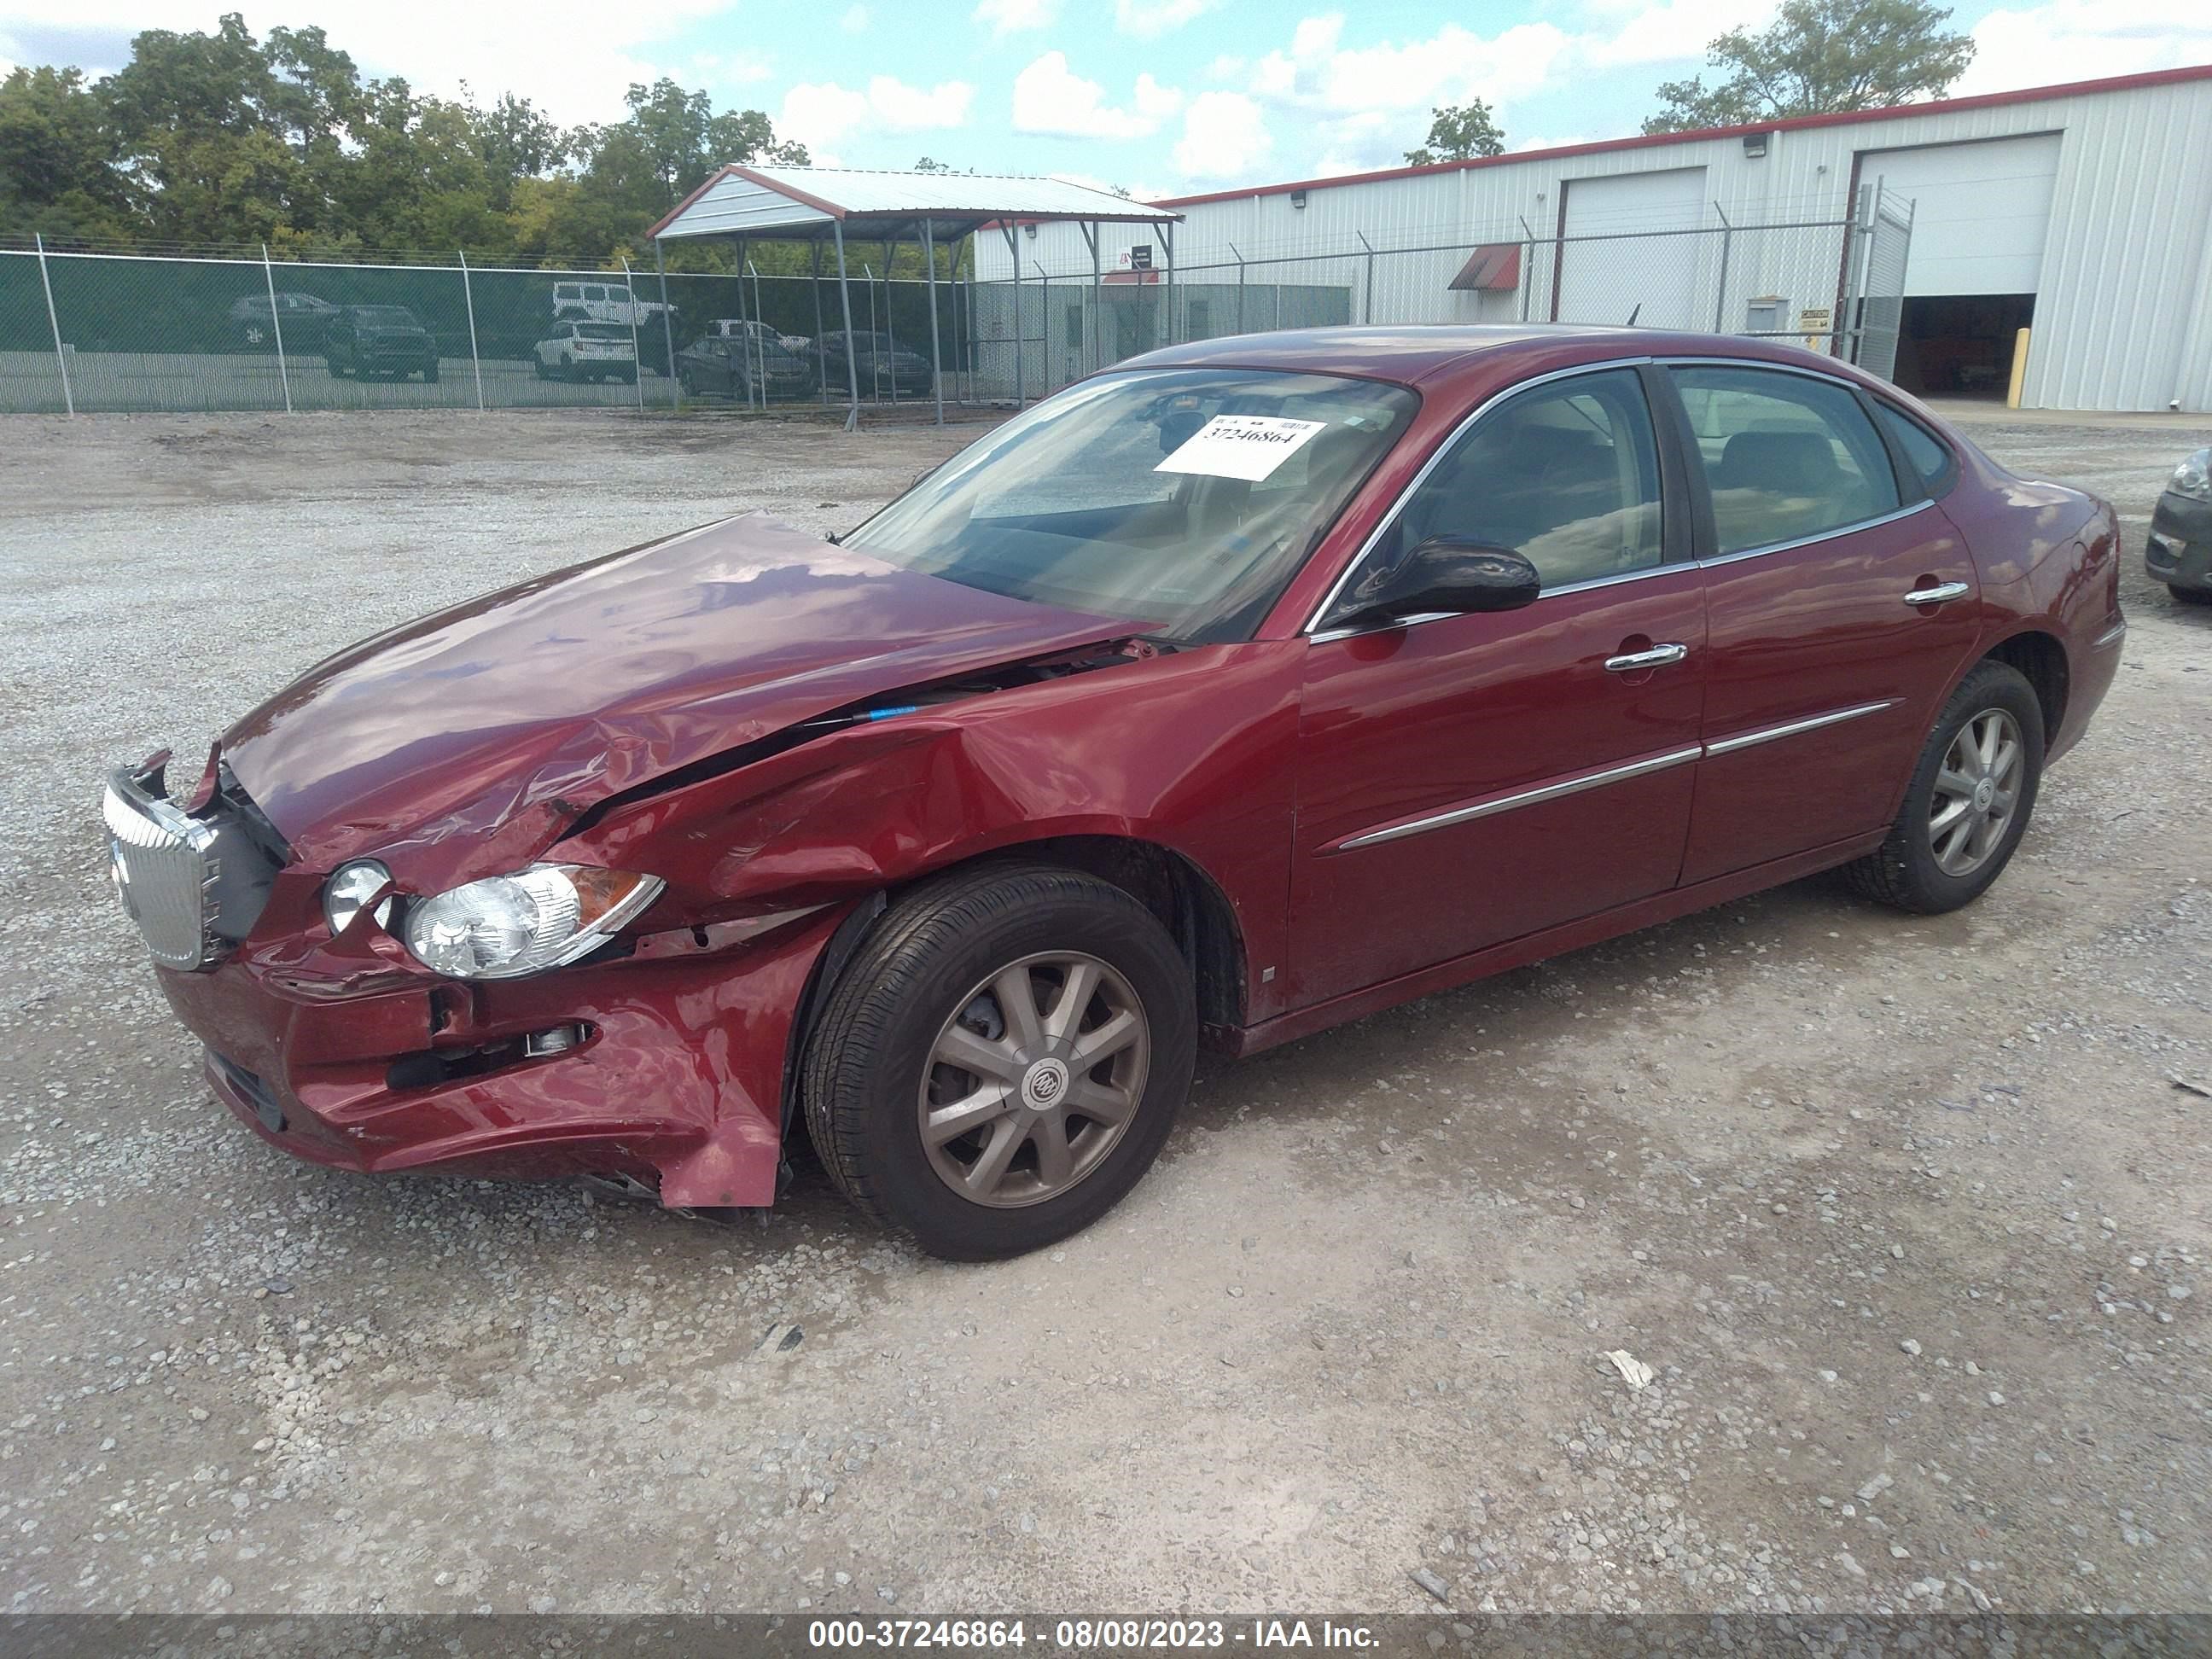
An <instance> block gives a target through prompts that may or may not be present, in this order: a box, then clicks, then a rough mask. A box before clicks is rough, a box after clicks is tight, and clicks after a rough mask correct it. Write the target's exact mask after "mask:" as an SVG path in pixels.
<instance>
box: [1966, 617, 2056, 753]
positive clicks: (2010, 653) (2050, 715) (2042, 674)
mask: <svg viewBox="0 0 2212 1659" xmlns="http://www.w3.org/2000/svg"><path fill="white" fill-rule="evenodd" d="M1983 659H1984V661H1991V662H2001V663H2005V664H2007V665H2009V666H2011V667H2014V668H2016V669H2018V670H2019V671H2020V672H2021V677H2022V678H2025V679H2026V680H2027V683H2028V684H2030V685H2032V686H2033V687H2034V688H2035V701H2036V702H2037V704H2038V705H2039V707H2040V708H2041V709H2042V711H2043V732H2044V738H2045V741H2046V742H2047V741H2049V740H2050V739H2051V738H2055V737H2057V733H2058V722H2059V721H2060V720H2063V719H2064V718H2065V715H2066V695H2067V690H2068V673H2067V667H2066V647H2064V646H2063V645H2061V644H2059V642H2058V641H2057V638H2056V637H2054V636H2053V635H2049V634H2045V633H2040V632H2029V633H2025V634H2015V635H2013V636H2012V637H2011V638H2010V639H2008V640H2003V641H1999V642H1998V643H1997V644H1996V645H1995V646H1992V647H1990V649H1989V650H1988V651H1986V652H1984V653H1983Z"/></svg>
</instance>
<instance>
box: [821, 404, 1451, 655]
mask: <svg viewBox="0 0 2212 1659" xmlns="http://www.w3.org/2000/svg"><path fill="white" fill-rule="evenodd" d="M1418 406H1419V399H1418V398H1415V396H1414V395H1413V393H1412V392H1408V391H1407V390H1405V389H1404V388H1403V387H1401V386H1384V385H1383V384H1381V383H1379V382H1376V381H1373V380H1350V379H1346V378H1343V377H1340V376H1337V375H1327V374H1275V373H1268V372H1266V371H1261V370H1255V369H1235V368H1203V369H1163V370H1155V371H1152V372H1149V373H1146V372H1136V373H1130V374H1109V375H1103V376H1101V377H1099V378H1098V379H1097V380H1087V381H1085V382H1084V383H1082V384H1081V385H1079V386H1071V387H1069V388H1068V389H1067V390H1066V391H1065V392H1060V394H1059V395H1058V396H1056V397H1054V398H1048V399H1047V400H1046V401H1045V402H1043V403H1042V404H1038V405H1037V406H1036V408H1035V409H1032V410H1029V411H1028V412H1026V413H1025V414H1023V415H1021V416H1017V417H1016V418H1015V419H1013V420H1011V421H1008V422H1006V424H1005V425H1003V426H1001V427H1000V428H997V429H996V430H995V431H994V432H993V433H991V435H989V436H988V437H986V438H984V439H981V441H978V442H976V443H975V444H974V445H972V446H971V447H969V448H968V449H966V450H963V452H962V453H960V454H958V455H956V456H955V457H953V459H951V460H950V461H948V462H946V463H945V465H943V466H942V467H940V468H939V469H938V470H937V471H935V472H933V473H931V474H930V475H929V477H927V478H925V479H923V480H922V482H921V483H919V484H917V485H915V488H914V489H911V490H909V491H908V493H907V494H906V495H902V496H901V497H900V498H899V499H898V500H897V501H894V502H892V503H891V505H890V506H889V507H885V508H884V510H883V511H882V512H881V513H878V514H876V516H875V517H874V518H872V519H870V520H868V521H867V522H866V524H864V525H862V526H860V528H859V529H858V530H855V531H854V532H852V534H851V535H849V536H848V537H846V538H845V544H846V545H847V546H848V547H854V548H858V549H860V550H864V551H866V552H869V553H872V554H874V555H875V556H877V557H878V558H882V559H886V560H888V561H890V562H891V563H893V564H898V565H902V566H905V567H906V568H908V569H913V570H921V571H926V572H927V573H928V574H931V575H934V576H942V577H945V578H946V579H947V580H951V581H957V582H961V583H964V584H965V585H966V586H970V587H978V588H981V589H983V590H984V591H985V592H992V593H1003V594H1006V595H1007V596H1008V597H1010V598H1012V599H1030V600H1034V601H1036V602H1037V603H1039V604H1042V605H1063V606H1066V607H1067V608H1068V609H1070V610H1074V611H1091V612H1096V613H1099V614H1103V615H1107V616H1114V617H1133V618H1140V619H1142V620H1144V621H1145V622H1146V623H1148V624H1149V625H1150V627H1151V628H1152V629H1153V630H1154V631H1157V632H1158V633H1161V634H1164V635H1168V636H1170V637H1171V638H1175V639H1180V640H1189V641H1202V640H1222V639H1239V638H1243V637H1245V636H1247V635H1249V633H1250V632H1251V630H1252V629H1253V628H1254V627H1255V626H1257V625H1258V623H1259V621H1260V619H1261V617H1263V616H1264V615H1265V614H1266V612H1267V608H1268V606H1269V605H1272V604H1273V602H1274V599H1275V598H1276V596H1277V595H1278V594H1279V593H1280V592H1281V591H1282V588H1283V585H1284V584H1285V582H1287V581H1288V580H1290V578H1291V575H1292V574H1294V573H1295V572H1296V571H1297V568H1298V567H1299V566H1300V565H1301V564H1303V563H1304V562H1305V560H1306V558H1307V556H1309V555H1310V554H1311V552H1312V551H1313V549H1314V547H1315V545H1316V543H1317V542H1318V541H1319V540H1320V538H1321V537H1322V533H1323V532H1326V531H1327V530H1328V526H1330V524H1331V523H1332V522H1334V520H1335V518H1336V515H1337V513H1338V512H1339V511H1340V509H1341V508H1342V507H1343V506H1344V503H1345V502H1346V501H1347V500H1348V499H1350V497H1351V495H1352V491H1353V490H1354V489H1358V486H1359V483H1360V482H1361V480H1363V479H1364V478H1365V477H1366V476H1367V474H1368V472H1369V471H1370V470H1371V469H1372V468H1373V466H1374V465H1375V464H1376V461H1377V460H1379V459H1381V458H1382V456H1383V453H1384V452H1385V451H1386V450H1388V449H1389V447H1390V446H1391V444H1392V443H1394V442H1395V441H1396V440H1397V439H1398V437H1399V436H1400V435H1401V434H1402V433H1403V432H1404V431H1405V429H1406V427H1407V423H1408V422H1410V421H1411V420H1412V418H1413V411H1414V410H1415V409H1416V408H1417V407H1418Z"/></svg>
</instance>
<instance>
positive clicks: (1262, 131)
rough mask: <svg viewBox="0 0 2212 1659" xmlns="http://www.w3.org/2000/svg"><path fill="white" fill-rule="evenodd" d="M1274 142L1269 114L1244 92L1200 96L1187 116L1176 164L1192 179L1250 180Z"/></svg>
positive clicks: (1177, 151) (1204, 93)
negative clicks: (1269, 124) (1268, 128)
mask: <svg viewBox="0 0 2212 1659" xmlns="http://www.w3.org/2000/svg"><path fill="white" fill-rule="evenodd" d="M1273 148H1274V139H1273V136H1272V135H1271V134H1269V132H1268V131H1267V111H1266V110H1264V109H1262V108H1261V106H1260V104H1259V102H1258V100H1255V99H1252V98H1248V97H1246V96H1245V95H1244V94H1243V93H1241V92H1201V93H1200V94H1198V96H1197V97H1195V98H1194V99H1192V100H1190V108H1189V110H1188V112H1186V113H1185V115H1184V116H1183V123H1182V139H1181V140H1180V141H1179V142H1178V143H1176V147H1175V164H1176V167H1177V168H1178V169H1179V170H1180V171H1181V172H1182V174H1183V176H1184V177H1185V178H1188V179H1219V180H1223V181H1231V180H1235V179H1244V178H1249V176H1250V175H1251V174H1252V173H1254V172H1255V171H1256V170H1257V169H1258V167H1259V166H1260V164H1261V162H1262V161H1266V160H1267V154H1268V152H1269V151H1270V150H1272V149H1273Z"/></svg>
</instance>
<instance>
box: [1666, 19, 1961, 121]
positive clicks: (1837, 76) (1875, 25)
mask: <svg viewBox="0 0 2212 1659" xmlns="http://www.w3.org/2000/svg"><path fill="white" fill-rule="evenodd" d="M1950 16H1951V14H1950V12H1949V11H1948V9H1945V8H1942V7H1940V6H1934V5H1929V4H1927V3H1925V0H1783V4H1782V9H1780V11H1779V12H1778V13H1777V14H1776V15H1775V19H1774V21H1773V22H1772V23H1771V24H1769V25H1768V26H1767V27H1765V28H1764V29H1762V30H1760V31H1759V33H1756V34H1754V33H1752V32H1751V31H1750V30H1749V29H1746V28H1734V29H1730V30H1729V32H1728V33H1726V34H1723V35H1721V36H1719V37H1718V38H1717V39H1716V40H1712V41H1711V42H1710V43H1709V44H1708V46H1707V47H1706V52H1705V61H1706V63H1707V64H1710V65H1711V66H1712V67H1713V68H1714V69H1717V70H1723V71H1725V72H1726V74H1725V78H1723V79H1722V80H1720V81H1719V82H1717V84H1715V85H1712V86H1710V87H1709V86H1707V85H1706V84H1705V77H1704V76H1692V77H1691V78H1690V79H1689V80H1686V81H1667V82H1662V83H1661V85H1660V88H1659V97H1660V100H1661V101H1662V103H1663V104H1664V106H1665V107H1664V108H1662V110H1661V111H1660V112H1658V113H1657V114H1656V115H1654V116H1651V117H1649V118H1647V119H1646V120H1645V121H1644V131H1646V132H1681V131H1687V130H1689V129H1692V128H1696V127H1724V126H1742V125H1749V124H1751V123H1753V122H1759V121H1775V120H1787V119H1788V118H1790V117H1792V116H1798V115H1832V114H1838V113H1845V112H1850V111H1852V110H1862V109H1887V108H1890V107H1892V106H1894V105H1898V104H1909V103H1911V101H1912V100H1915V99H1916V98H1940V97H1941V96H1942V94H1944V93H1946V92H1948V90H1950V88H1951V83H1952V82H1954V81H1956V80H1957V79H1958V78H1959V77H1960V76H1961V75H1963V74H1964V73H1966V66H1967V64H1971V63H1972V61H1973V58H1974V43H1973V41H1972V39H1971V38H1970V37H1968V36H1966V35H1964V34H1957V33H1949V32H1947V31H1946V30H1945V29H1944V27H1943V25H1944V24H1945V23H1946V22H1948V21H1949V20H1950Z"/></svg>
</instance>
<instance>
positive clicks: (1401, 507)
mask: <svg viewBox="0 0 2212 1659" xmlns="http://www.w3.org/2000/svg"><path fill="white" fill-rule="evenodd" d="M1652 361H1653V359H1652V358H1651V357H1650V355H1649V354H1646V355H1644V356H1635V357H1608V358H1607V359H1606V360H1605V361H1604V362H1596V363H1577V364H1575V365H1574V366H1573V367H1572V368H1555V369H1553V370H1552V371H1551V372H1550V373H1549V374H1537V375H1532V376H1531V377H1530V378H1529V379H1528V380H1516V381H1515V382H1514V383H1513V384H1512V385H1511V386H1506V387H1504V388H1503V389H1502V390H1500V391H1498V392H1492V394H1491V395H1490V396H1489V397H1487V398H1484V399H1483V400H1482V402H1480V404H1476V405H1475V406H1474V409H1472V410H1469V411H1468V413H1467V414H1466V415H1464V416H1461V417H1460V421H1459V423H1458V424H1457V425H1455V426H1454V427H1453V428H1452V429H1451V430H1450V431H1449V433H1447V434H1445V435H1444V438H1443V441H1442V442H1440V443H1439V444H1437V447H1435V448H1434V449H1433V450H1431V452H1430V453H1429V459H1426V460H1425V461H1423V462H1422V463H1421V468H1420V471H1418V472H1416V473H1414V474H1413V477H1411V478H1409V479H1407V481H1406V484H1405V487H1404V488H1403V489H1401V490H1399V492H1398V495H1397V499H1395V501H1392V502H1391V503H1390V505H1389V509H1388V510H1387V511H1385V512H1384V513H1383V516H1382V517H1381V518H1379V519H1377V520H1376V521H1375V527H1374V528H1373V529H1372V530H1370V531H1369V532H1367V535H1366V538H1365V539H1364V540H1363V541H1362V542H1361V543H1360V544H1359V550H1358V552H1357V553H1355V554H1353V555H1352V559H1351V562H1349V563H1347V564H1346V566H1345V567H1344V568H1343V570H1342V571H1341V572H1340V573H1339V574H1338V576H1337V579H1336V580H1334V582H1332V583H1330V584H1329V589H1328V592H1327V593H1325V594H1324V595H1322V601H1321V603H1320V604H1319V605H1316V606H1315V607H1314V610H1313V613H1312V614H1311V615H1310V616H1309V617H1307V618H1306V620H1305V625H1304V627H1303V628H1301V629H1299V630H1298V631H1299V632H1300V633H1302V634H1304V635H1307V636H1308V638H1309V639H1310V640H1311V641H1313V642H1314V643H1315V644H1320V643H1322V641H1324V640H1341V639H1348V638H1350V637H1351V636H1352V635H1354V634H1368V633H1373V632H1376V630H1377V629H1383V628H1411V627H1413V626H1414V625H1415V624H1416V623H1425V622H1435V621H1437V620H1439V619H1440V618H1441V617H1445V616H1457V615H1458V614H1459V613H1458V612H1457V611H1439V612H1437V613H1435V614H1433V615H1430V614H1424V615H1422V616H1419V617H1401V618H1396V619H1394V620H1392V621H1390V622H1388V623H1374V624H1370V625H1368V626H1364V627H1360V628H1353V629H1343V628H1334V629H1327V630H1325V631H1324V630H1322V629H1321V620H1322V617H1326V616H1327V615H1328V613H1329V611H1331V610H1332V609H1333V608H1334V606H1335V605H1336V602H1337V600H1338V599H1340V597H1342V595H1343V592H1344V590H1345V587H1346V586H1347V585H1348V584H1349V583H1350V582H1351V580H1352V578H1353V577H1354V576H1355V575H1357V574H1358V573H1359V568H1360V566H1362V565H1364V563H1366V562H1367V560H1368V556H1370V554H1372V553H1373V552H1374V551H1375V549H1376V546H1377V545H1378V544H1380V543H1381V541H1382V539H1383V537H1385V536H1387V535H1388V534H1389V532H1390V529H1391V526H1394V525H1395V524H1396V523H1397V522H1398V515H1399V514H1400V513H1403V512H1404V511H1405V510H1406V504H1407V502H1408V501H1411V500H1413V496H1414V495H1415V493H1416V492H1418V491H1419V489H1420V487H1421V486H1422V485H1423V484H1425V483H1427V482H1428V481H1429V476H1430V474H1431V473H1433V472H1434V471H1436V470H1437V468H1438V467H1439V466H1441V465H1443V462H1444V460H1445V459H1446V458H1447V457H1448V456H1449V455H1450V454H1451V453H1452V452H1453V451H1454V450H1455V449H1456V448H1458V447H1459V443H1460V440H1461V439H1462V438H1464V437H1465V436H1466V435H1467V434H1468V430H1469V428H1472V427H1473V426H1474V423H1475V422H1478V421H1480V419H1481V418H1482V417H1483V416H1486V415H1487V414H1489V413H1490V411H1491V410H1493V409H1495V408H1497V407H1498V404H1502V403H1504V402H1505V401H1506V399H1508V398H1517V397H1519V396H1520V395H1521V394H1522V392H1528V391H1530V390H1532V389H1534V387H1537V386H1547V385H1549V384H1551V383H1552V382H1553V381H1554V380H1569V379H1571V378H1572V377H1574V376H1576V375H1580V374H1601V373H1602V372H1603V371H1605V370H1607V369H1610V368H1628V369H1633V368H1639V367H1641V366H1642V365H1643V364H1645V363H1648V362H1652ZM1668 361H1669V362H1674V361H1675V360H1674V359H1672V358H1670V359H1668ZM1644 396H1645V400H1646V401H1647V402H1649V401H1650V388H1649V387H1648V386H1647V387H1646V388H1645V392H1644ZM1651 425H1652V428H1653V440H1654V441H1655V442H1658V441H1661V440H1660V439H1659V437H1658V425H1659V417H1658V413H1657V411H1656V410H1653V411H1651ZM1662 490H1663V485H1662ZM1660 511H1661V515H1662V523H1663V521H1664V515H1665V511H1666V509H1665V505H1664V498H1663V494H1662V505H1661V509H1660ZM1681 568H1684V567H1683V565H1681V564H1659V565H1655V566H1653V567H1652V568H1650V570H1635V571H1628V572H1626V573H1624V574H1625V575H1626V576H1628V577H1631V578H1633V577H1637V576H1647V575H1657V574H1661V573H1662V572H1664V571H1668V570H1679V569H1681ZM1599 580H1617V579H1615V578H1611V577H1606V578H1601V579H1599ZM1568 586H1572V587H1583V586H1595V584H1594V583H1582V582H1576V583H1571V584H1569V585H1568ZM1565 591H1566V589H1565V587H1561V588H1547V589H1546V590H1545V592H1546V593H1547V594H1549V593H1553V592H1565Z"/></svg>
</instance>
